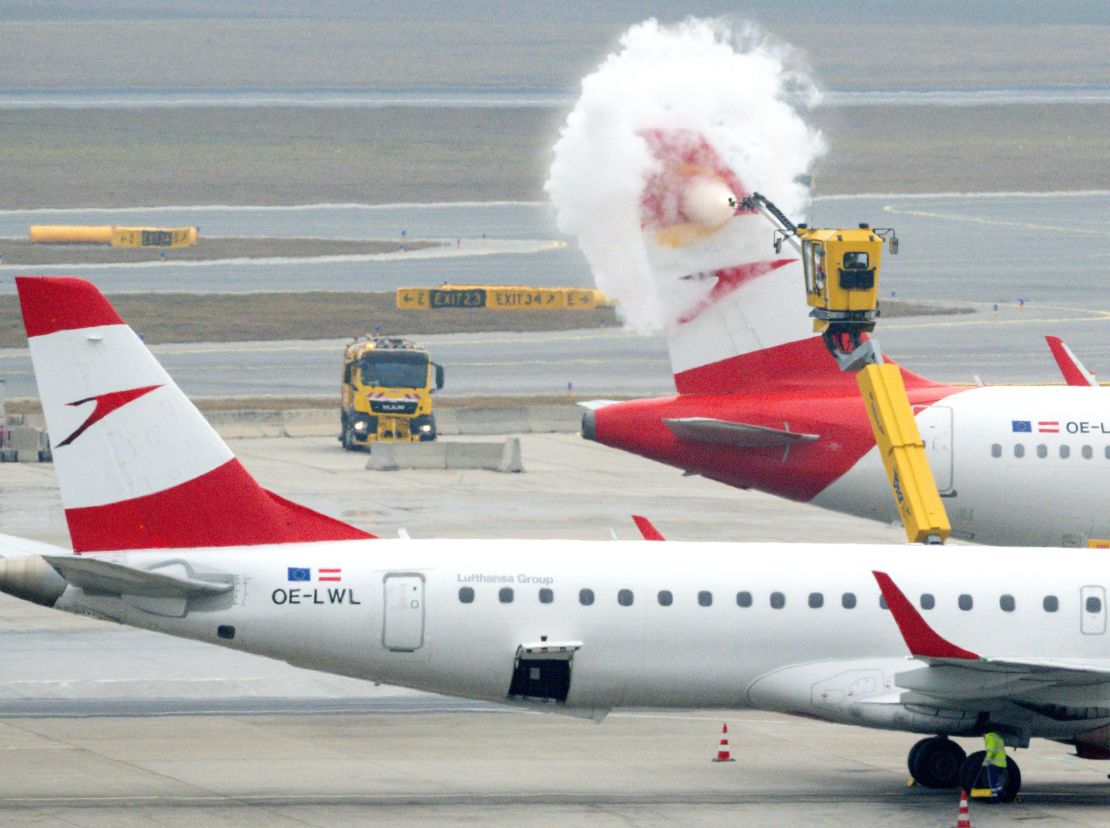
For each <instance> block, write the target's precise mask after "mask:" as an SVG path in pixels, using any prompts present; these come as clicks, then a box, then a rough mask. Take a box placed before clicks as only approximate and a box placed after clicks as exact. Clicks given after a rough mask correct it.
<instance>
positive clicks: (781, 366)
mask: <svg viewBox="0 0 1110 828" xmlns="http://www.w3.org/2000/svg"><path fill="white" fill-rule="evenodd" d="M641 136H642V137H643V138H644V140H645V141H646V142H647V144H648V147H649V149H650V150H651V152H652V154H653V155H654V157H655V159H656V161H657V162H658V164H659V169H658V171H657V172H656V173H655V174H653V175H652V176H650V177H649V178H648V180H647V182H646V183H645V186H644V189H643V191H642V193H641V197H640V224H641V228H642V230H643V233H644V243H645V246H646V248H647V254H648V261H649V264H650V267H651V269H652V271H653V275H654V277H655V280H656V282H657V284H658V285H659V286H660V291H661V294H662V295H664V296H665V297H666V302H667V304H668V305H669V306H670V307H672V308H673V309H674V313H673V315H672V321H671V323H670V324H669V325H668V329H667V333H668V346H669V349H670V357H671V367H672V370H673V372H674V380H675V387H676V388H677V390H678V392H679V393H680V394H697V393H728V392H737V391H748V392H750V391H757V390H760V389H767V390H771V389H773V388H788V387H791V386H800V385H804V386H807V387H813V386H821V385H825V386H833V387H840V386H844V387H846V388H848V387H850V388H851V389H854V388H855V383H854V380H853V379H852V377H850V376H847V375H844V374H842V373H841V371H840V370H839V368H838V367H837V365H836V363H835V362H834V360H833V359H832V357H831V356H829V355H828V353H827V352H826V350H825V347H824V344H823V342H822V341H821V338H820V337H819V336H816V335H814V333H813V324H812V320H811V319H810V318H809V315H808V305H807V304H806V301H805V291H804V283H803V279H802V267H801V262H800V261H799V258H798V254H797V253H796V252H795V251H794V249H793V248H791V247H789V246H787V247H784V248H783V250H782V252H781V253H775V251H774V250H773V248H772V244H771V242H772V238H773V234H774V228H773V227H772V226H771V225H770V224H769V223H768V222H767V219H766V218H764V217H763V216H762V215H760V214H758V213H756V212H754V211H750V210H738V211H737V210H735V209H733V208H732V207H730V206H729V199H730V198H731V199H732V200H733V203H738V202H739V201H740V200H741V199H743V198H744V197H745V196H747V195H749V194H750V193H749V192H748V190H747V188H746V187H745V185H744V183H743V182H742V181H741V179H740V178H739V176H737V174H736V173H735V172H734V171H733V170H732V168H731V167H730V166H729V165H728V164H727V163H726V162H725V161H724V159H723V158H722V157H721V155H720V154H719V153H718V152H717V150H716V149H714V147H713V146H712V145H711V144H710V143H709V141H708V140H707V139H706V138H705V137H704V136H703V135H701V134H700V133H697V132H693V131H691V130H683V129H670V130H649V131H645V132H642V133H641ZM770 195H771V197H772V198H774V199H776V200H779V202H780V204H781V205H782V206H784V207H785V208H786V210H787V212H788V213H790V212H792V211H794V210H796V209H798V208H799V207H800V206H801V204H802V203H803V199H802V198H800V197H799V196H798V193H789V194H783V195H785V198H783V195H780V194H778V193H771V194H770ZM791 200H793V201H794V202H797V204H795V205H791V204H789V203H788V202H789V201H791ZM796 218H801V217H800V216H797V217H796ZM906 377H907V382H908V384H913V383H914V382H915V381H921V382H924V381H923V380H921V379H920V378H919V377H915V376H914V375H912V374H908V373H907V375H906Z"/></svg>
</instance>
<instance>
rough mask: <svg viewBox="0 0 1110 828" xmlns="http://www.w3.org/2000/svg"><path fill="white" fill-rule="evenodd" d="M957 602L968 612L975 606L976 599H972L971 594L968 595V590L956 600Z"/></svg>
mask: <svg viewBox="0 0 1110 828" xmlns="http://www.w3.org/2000/svg"><path fill="white" fill-rule="evenodd" d="M956 603H957V604H958V605H959V607H960V609H962V610H963V611H964V612H967V611H968V610H970V609H971V608H972V607H973V606H975V602H974V600H972V597H971V596H970V595H968V594H967V593H966V592H965V593H964V594H963V595H961V596H960V597H959V598H958V599H957V600H956Z"/></svg>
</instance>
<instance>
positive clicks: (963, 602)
mask: <svg viewBox="0 0 1110 828" xmlns="http://www.w3.org/2000/svg"><path fill="white" fill-rule="evenodd" d="M515 597H516V592H515V590H514V589H513V588H512V587H502V588H501V589H499V590H498V592H497V600H498V601H499V602H501V603H502V604H511V603H512V602H513V600H514V599H515ZM537 597H538V598H539V600H540V603H541V604H550V603H552V602H554V600H555V592H554V590H551V589H548V588H547V587H544V588H543V589H541V590H539V593H538V596H537ZM474 598H475V592H474V588H473V587H460V588H459V601H460V602H462V603H464V604H473V603H474ZM596 598H597V596H596V595H594V591H593V590H592V589H580V590H578V603H580V604H581V605H582V606H584V607H588V606H590V605H592V604H593V603H594V601H595V600H596ZM634 599H635V596H634V595H633V593H632V590H630V589H621V590H618V591H617V603H618V604H620V605H621V606H622V607H630V606H632V604H633V601H634ZM655 599H656V601H658V602H659V606H661V607H669V606H671V604H673V603H674V593H672V592H671V591H670V590H669V589H663V590H660V591H659V592H658V593H657V594H656V596H655ZM767 600H768V603H769V604H770V606H771V609H782V608H783V607H785V606H786V595H785V594H784V593H782V592H772V593H771V594H770V595H769V596H768V598H767ZM754 603H755V599H754V598H753V597H752V594H751V593H750V592H747V591H741V592H737V593H736V606H738V607H744V608H748V607H751V606H752V605H753V604H754ZM857 603H858V601H857V600H856V594H855V593H854V592H845V593H843V594H842V595H841V596H840V606H842V607H843V608H844V609H855V608H856V605H857ZM806 604H807V605H808V606H809V607H810V608H811V609H820V608H821V607H823V606H825V595H824V593H821V592H811V593H809V596H808V597H807V599H806ZM918 605H919V606H920V607H921V609H923V610H931V609H933V608H935V607H936V605H937V600H936V596H934V595H932V594H931V593H928V592H925V593H922V594H921V596H920V598H919V599H918ZM698 606H702V607H711V606H713V593H712V592H710V591H708V590H702V591H701V592H699V593H698ZM879 606H880V607H881V608H882V609H887V605H886V599H885V598H883V597H881V596H880V597H879ZM956 606H957V607H959V608H960V609H961V610H963V611H964V612H968V611H970V610H971V609H972V608H973V607H974V606H975V599H974V598H972V597H971V596H970V595H968V594H967V593H966V592H965V593H963V594H962V595H960V596H959V597H957V599H956ZM998 607H999V609H1001V610H1002V611H1003V612H1013V611H1014V610H1015V609H1017V601H1016V600H1015V599H1014V596H1013V595H1000V596H999V597H998ZM1041 608H1042V609H1043V610H1044V611H1045V612H1057V611H1058V610H1059V609H1060V599H1059V598H1057V597H1056V596H1055V595H1046V596H1044V599H1043V600H1042V601H1041ZM1083 608H1084V609H1085V610H1086V611H1087V612H1089V613H1099V612H1102V599H1101V598H1099V597H1098V596H1095V595H1091V596H1088V597H1087V598H1086V599H1085V601H1084V605H1083Z"/></svg>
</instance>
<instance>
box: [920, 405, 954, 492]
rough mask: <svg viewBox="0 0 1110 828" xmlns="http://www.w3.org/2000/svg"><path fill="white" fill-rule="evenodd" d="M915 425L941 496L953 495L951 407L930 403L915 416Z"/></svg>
mask: <svg viewBox="0 0 1110 828" xmlns="http://www.w3.org/2000/svg"><path fill="white" fill-rule="evenodd" d="M917 427H918V429H919V430H920V431H921V440H922V442H924V443H925V450H926V451H927V452H928V456H929V467H930V468H931V469H932V470H933V477H934V478H936V481H937V490H938V491H939V492H940V495H941V497H945V496H949V495H954V494H955V493H956V492H955V481H954V480H953V479H952V477H953V474H952V409H951V408H948V407H946V406H943V405H931V406H929V407H928V408H926V409H925V410H924V411H922V412H921V413H920V414H919V415H918V417H917Z"/></svg>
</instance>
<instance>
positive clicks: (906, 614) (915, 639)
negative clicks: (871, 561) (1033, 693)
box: [871, 571, 979, 661]
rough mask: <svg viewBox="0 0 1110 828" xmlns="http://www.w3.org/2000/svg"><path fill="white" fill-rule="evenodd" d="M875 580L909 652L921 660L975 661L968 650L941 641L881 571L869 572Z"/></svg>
mask: <svg viewBox="0 0 1110 828" xmlns="http://www.w3.org/2000/svg"><path fill="white" fill-rule="evenodd" d="M871 574H872V575H874V576H875V580H876V581H878V582H879V589H880V590H882V593H883V598H884V599H885V600H886V604H887V606H888V607H890V612H891V614H892V615H893V616H894V622H895V623H896V624H897V625H898V630H899V631H900V632H901V633H902V639H903V640H904V641H905V642H906V646H907V647H909V648H910V653H911V654H912V655H915V656H921V657H923V658H958V659H962V660H964V661H969V660H970V661H977V660H978V659H979V656H978V655H977V654H975V653H973V652H971V651H970V650H965V649H963V648H962V647H957V646H956V645H955V644H953V643H952V642H951V641H947V640H946V639H944V638H941V637H940V636H939V635H937V633H936V632H935V631H934V630H933V628H932V627H930V626H929V624H928V622H927V621H926V620H925V619H924V618H922V617H921V613H919V612H918V611H917V610H916V609H915V608H914V606H913V604H911V603H910V600H909V599H908V598H907V597H906V596H905V594H904V593H903V592H902V590H900V589H899V588H898V587H897V586H896V585H895V583H894V581H893V580H892V579H891V577H890V576H889V575H887V574H886V573H885V572H878V571H872V573H871Z"/></svg>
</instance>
